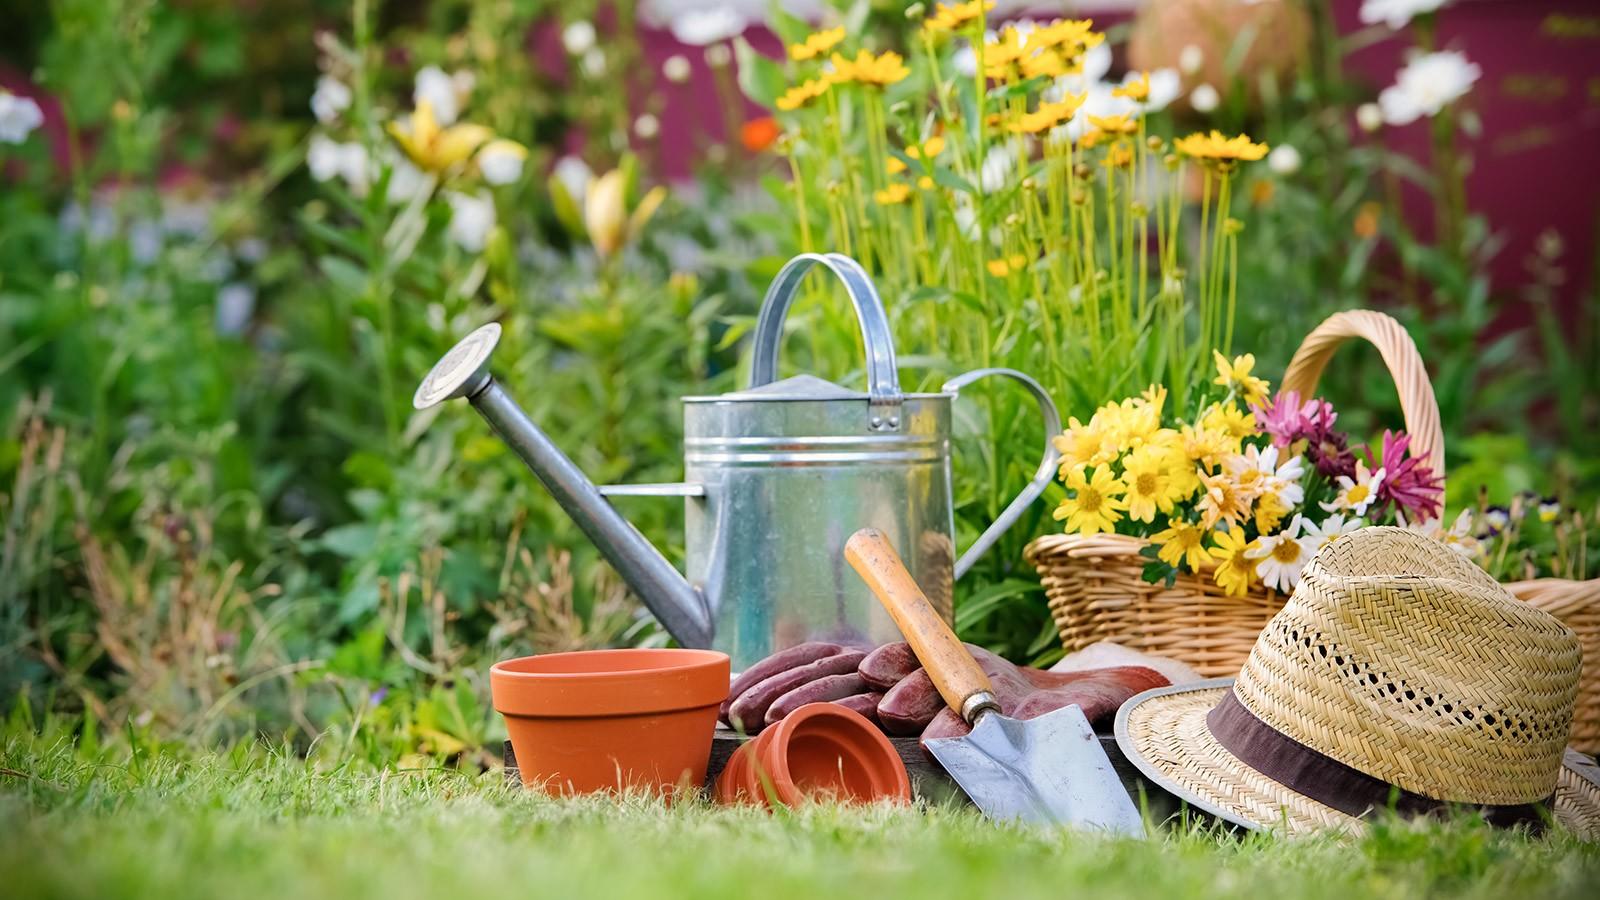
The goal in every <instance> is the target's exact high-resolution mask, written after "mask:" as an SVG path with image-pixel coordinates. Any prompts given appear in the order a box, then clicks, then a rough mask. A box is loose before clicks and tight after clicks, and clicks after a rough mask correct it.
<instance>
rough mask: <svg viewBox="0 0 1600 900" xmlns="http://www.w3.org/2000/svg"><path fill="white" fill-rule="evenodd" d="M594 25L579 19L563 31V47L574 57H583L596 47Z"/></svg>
mask: <svg viewBox="0 0 1600 900" xmlns="http://www.w3.org/2000/svg"><path fill="white" fill-rule="evenodd" d="M594 40H595V31H594V25H593V24H592V23H591V22H589V21H588V20H587V19H579V20H577V21H575V22H572V23H570V24H569V25H567V27H566V28H563V29H561V46H563V47H565V48H567V52H568V53H569V54H571V55H573V56H582V55H583V54H585V53H587V52H589V48H590V47H593V46H594Z"/></svg>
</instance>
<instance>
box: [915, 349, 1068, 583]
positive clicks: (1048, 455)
mask: <svg viewBox="0 0 1600 900" xmlns="http://www.w3.org/2000/svg"><path fill="white" fill-rule="evenodd" d="M990 375H1004V376H1006V377H1007V378H1011V379H1014V380H1016V381H1018V382H1020V383H1021V384H1022V386H1023V387H1025V388H1027V389H1028V393H1030V394H1032V395H1033V399H1034V400H1035V401H1037V402H1038V404H1039V415H1040V416H1041V417H1042V418H1043V419H1044V458H1043V459H1040V460H1039V468H1038V469H1036V470H1035V471H1034V473H1033V480H1032V481H1030V482H1028V486H1027V487H1025V488H1023V489H1022V491H1021V492H1020V493H1018V494H1017V496H1015V497H1013V498H1012V500H1011V502H1010V503H1009V504H1008V505H1007V506H1006V508H1005V510H1003V511H1002V512H1001V513H1000V517H999V518H997V519H995V520H994V521H993V522H991V523H990V524H989V527H988V528H985V529H984V530H983V534H980V535H978V539H977V540H976V541H973V542H972V546H971V547H968V548H967V551H966V552H965V553H963V554H961V558H960V559H958V560H956V572H955V575H956V578H957V579H958V580H959V579H960V578H961V576H963V575H965V574H967V570H968V569H970V568H972V564H973V563H975V562H977V561H978V560H979V559H982V558H983V554H985V553H987V552H988V551H989V548H990V547H992V546H994V542H995V541H998V540H999V539H1000V535H1002V534H1005V533H1006V529H1008V528H1010V527H1011V526H1012V525H1014V524H1016V521H1017V519H1019V518H1021V517H1022V513H1023V511H1024V510H1026V509H1027V508H1028V506H1029V505H1030V504H1032V503H1033V501H1035V500H1037V499H1039V495H1040V494H1042V493H1044V489H1045V488H1046V487H1047V486H1048V485H1049V484H1050V480H1051V479H1052V478H1054V477H1055V474H1056V463H1057V462H1058V461H1059V460H1060V459H1061V453H1060V452H1059V451H1057V450H1056V446H1055V442H1054V441H1053V440H1052V438H1054V437H1055V436H1056V435H1058V434H1060V433H1061V414H1060V413H1059V412H1057V411H1056V404H1055V401H1053V400H1051V399H1050V394H1049V393H1047V392H1046V391H1045V389H1044V387H1043V386H1041V385H1040V384H1039V382H1037V381H1034V380H1033V379H1032V378H1030V377H1029V376H1027V375H1024V374H1022V373H1021V372H1018V371H1017V370H1016V369H973V370H972V371H971V372H967V373H966V374H964V375H957V376H956V377H954V378H952V379H950V380H949V381H946V382H945V383H944V391H945V393H947V394H957V395H959V394H960V393H961V389H962V388H964V387H966V386H967V385H969V384H971V383H973V382H974V381H978V380H980V379H983V378H988V377H989V376H990Z"/></svg>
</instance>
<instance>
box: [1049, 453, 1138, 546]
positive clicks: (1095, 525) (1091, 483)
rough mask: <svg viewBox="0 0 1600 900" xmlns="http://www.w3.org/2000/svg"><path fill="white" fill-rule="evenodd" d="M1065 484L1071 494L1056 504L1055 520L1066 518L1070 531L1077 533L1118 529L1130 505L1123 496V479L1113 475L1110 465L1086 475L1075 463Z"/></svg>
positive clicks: (1081, 467)
mask: <svg viewBox="0 0 1600 900" xmlns="http://www.w3.org/2000/svg"><path fill="white" fill-rule="evenodd" d="M1066 483H1067V489H1068V490H1070V491H1071V492H1072V496H1070V497H1068V498H1067V499H1065V500H1062V501H1061V505H1060V506H1057V507H1056V510H1055V512H1054V513H1053V515H1054V517H1055V519H1056V521H1058V522H1059V521H1065V522H1066V523H1067V525H1066V529H1067V531H1069V532H1073V531H1075V532H1077V533H1078V534H1097V533H1099V532H1102V531H1104V532H1107V533H1110V532H1111V531H1114V530H1115V529H1116V524H1117V522H1118V520H1120V519H1121V518H1122V512H1121V511H1122V510H1124V509H1127V505H1126V504H1125V503H1123V502H1122V500H1121V499H1120V498H1121V496H1122V493H1123V490H1124V488H1123V485H1122V482H1121V481H1118V480H1117V477H1116V476H1115V475H1112V474H1111V469H1110V467H1108V466H1100V467H1099V468H1097V469H1095V471H1094V475H1093V477H1086V476H1085V475H1084V467H1083V466H1074V467H1073V468H1072V470H1071V471H1070V472H1068V473H1067V478H1066Z"/></svg>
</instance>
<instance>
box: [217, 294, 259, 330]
mask: <svg viewBox="0 0 1600 900" xmlns="http://www.w3.org/2000/svg"><path fill="white" fill-rule="evenodd" d="M255 308H256V289H255V288H253V287H251V286H250V285H249V284H246V283H245V282H242V281H231V282H229V283H227V284H225V285H223V286H222V287H221V288H219V289H218V290H217V312H216V325H215V327H216V329H217V334H221V335H229V336H231V335H236V334H240V333H242V332H243V331H244V329H245V326H246V325H248V324H250V314H251V313H252V312H253V311H254V310H255Z"/></svg>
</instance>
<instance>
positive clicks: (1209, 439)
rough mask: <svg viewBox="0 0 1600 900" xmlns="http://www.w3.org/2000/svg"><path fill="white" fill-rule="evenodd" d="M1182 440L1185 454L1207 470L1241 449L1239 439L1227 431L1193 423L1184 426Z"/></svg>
mask: <svg viewBox="0 0 1600 900" xmlns="http://www.w3.org/2000/svg"><path fill="white" fill-rule="evenodd" d="M1181 440H1182V443H1183V452H1184V454H1185V455H1186V456H1188V457H1189V459H1191V460H1193V461H1194V462H1197V463H1199V464H1200V465H1202V466H1204V467H1205V468H1206V470H1207V471H1210V470H1211V469H1212V468H1213V467H1214V466H1216V465H1217V464H1218V463H1220V462H1222V458H1223V457H1224V456H1227V455H1228V454H1229V453H1233V452H1234V451H1236V450H1238V449H1239V439H1238V438H1236V437H1233V436H1232V435H1230V434H1228V433H1227V432H1225V431H1217V430H1215V429H1211V428H1205V427H1195V426H1193V425H1185V426H1183V430H1182V438H1181Z"/></svg>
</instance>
